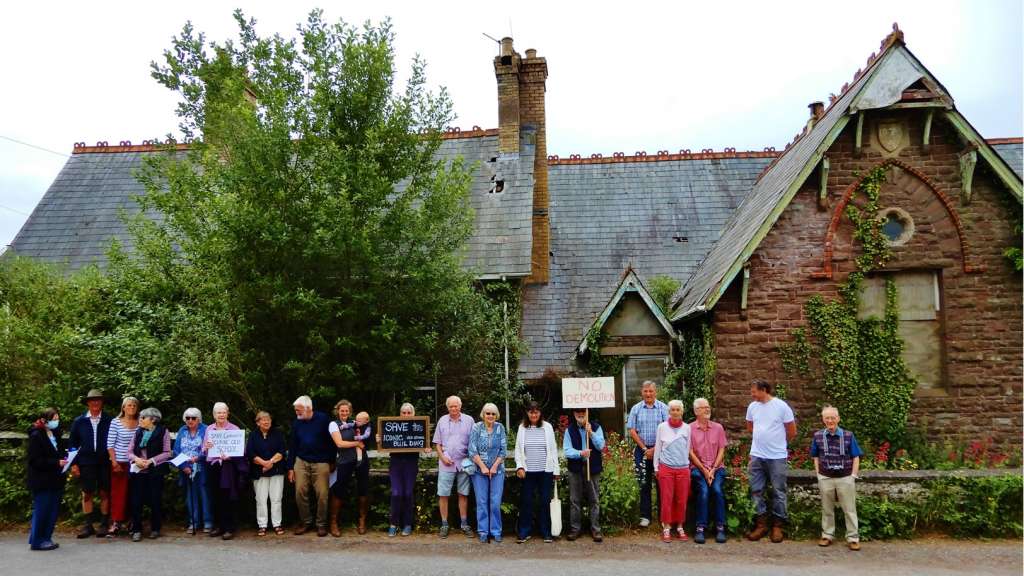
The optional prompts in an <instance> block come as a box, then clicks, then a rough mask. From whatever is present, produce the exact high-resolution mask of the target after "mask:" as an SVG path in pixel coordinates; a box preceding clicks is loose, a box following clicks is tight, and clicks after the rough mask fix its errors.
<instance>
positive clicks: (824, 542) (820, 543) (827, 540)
mask: <svg viewBox="0 0 1024 576" xmlns="http://www.w3.org/2000/svg"><path fill="white" fill-rule="evenodd" d="M831 545H832V539H831V538H825V537H822V538H821V540H818V546H821V547H822V548H824V547H825V546H831Z"/></svg>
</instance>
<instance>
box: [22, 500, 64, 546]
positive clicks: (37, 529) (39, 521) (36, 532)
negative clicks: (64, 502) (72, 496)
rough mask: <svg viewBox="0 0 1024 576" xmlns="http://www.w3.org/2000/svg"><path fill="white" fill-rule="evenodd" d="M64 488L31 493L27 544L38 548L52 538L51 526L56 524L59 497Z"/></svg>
mask: <svg viewBox="0 0 1024 576" xmlns="http://www.w3.org/2000/svg"><path fill="white" fill-rule="evenodd" d="M62 494H64V490H40V491H38V492H33V493H32V527H31V529H30V531H29V533H28V544H29V546H31V547H33V548H38V547H39V546H42V545H44V544H47V543H49V542H50V540H51V538H53V527H54V526H56V525H57V512H59V511H60V497H61V495H62Z"/></svg>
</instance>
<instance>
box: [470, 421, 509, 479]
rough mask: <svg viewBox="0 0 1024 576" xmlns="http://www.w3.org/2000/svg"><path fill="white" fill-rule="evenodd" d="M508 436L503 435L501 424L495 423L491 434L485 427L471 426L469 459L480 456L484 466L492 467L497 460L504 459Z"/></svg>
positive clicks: (480, 425)
mask: <svg viewBox="0 0 1024 576" xmlns="http://www.w3.org/2000/svg"><path fill="white" fill-rule="evenodd" d="M507 444H508V436H507V435H506V434H505V427H504V426H502V425H501V422H495V423H494V428H492V429H491V432H490V433H488V432H487V425H486V424H484V423H483V422H477V423H476V424H474V425H473V431H472V432H471V433H470V434H469V457H470V459H472V458H473V456H480V459H481V460H483V461H484V466H487V467H488V468H489V467H491V466H492V465H494V461H495V460H497V459H498V458H505V456H506V455H507V448H506V445H507Z"/></svg>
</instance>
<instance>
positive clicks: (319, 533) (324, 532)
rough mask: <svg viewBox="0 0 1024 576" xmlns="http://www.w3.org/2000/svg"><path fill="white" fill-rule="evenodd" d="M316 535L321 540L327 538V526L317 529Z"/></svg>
mask: <svg viewBox="0 0 1024 576" xmlns="http://www.w3.org/2000/svg"><path fill="white" fill-rule="evenodd" d="M316 535H317V536H319V537H320V538H323V537H324V536H327V526H317V527H316Z"/></svg>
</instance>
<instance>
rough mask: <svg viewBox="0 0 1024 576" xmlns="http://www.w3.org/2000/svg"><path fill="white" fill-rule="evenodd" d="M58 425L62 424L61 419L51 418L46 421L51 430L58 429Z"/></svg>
mask: <svg viewBox="0 0 1024 576" xmlns="http://www.w3.org/2000/svg"><path fill="white" fill-rule="evenodd" d="M57 426H60V420H50V421H48V422H47V423H46V427H47V428H49V429H50V430H56V429H57Z"/></svg>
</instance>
